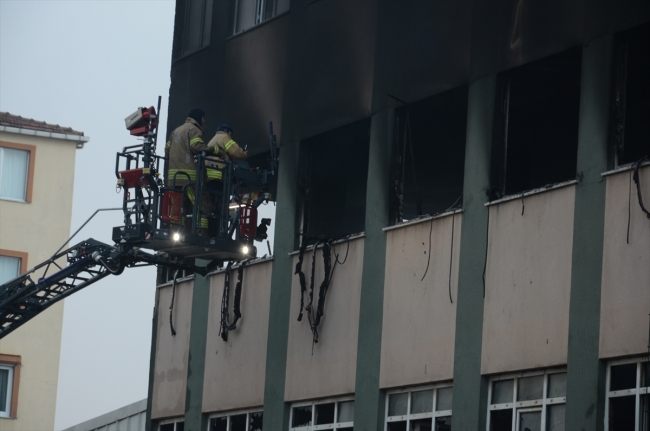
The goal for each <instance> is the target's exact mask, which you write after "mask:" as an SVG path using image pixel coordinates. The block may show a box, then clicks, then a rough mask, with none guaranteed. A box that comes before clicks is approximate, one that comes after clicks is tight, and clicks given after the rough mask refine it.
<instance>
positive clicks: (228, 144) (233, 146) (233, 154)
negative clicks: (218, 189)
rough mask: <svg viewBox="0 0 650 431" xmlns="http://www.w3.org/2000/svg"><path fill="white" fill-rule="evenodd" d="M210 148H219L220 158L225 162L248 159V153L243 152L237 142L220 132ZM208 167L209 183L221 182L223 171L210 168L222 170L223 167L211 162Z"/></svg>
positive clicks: (209, 145)
mask: <svg viewBox="0 0 650 431" xmlns="http://www.w3.org/2000/svg"><path fill="white" fill-rule="evenodd" d="M208 147H210V148H218V149H219V154H220V157H221V158H222V159H224V160H232V159H240V160H244V159H246V156H247V154H246V151H244V150H242V149H241V148H240V146H239V145H237V142H235V141H233V140H232V139H231V138H230V136H228V134H227V133H226V132H223V131H220V132H217V134H216V135H214V138H212V139H211V140H210V142H209V143H208ZM207 165H208V181H210V180H221V171H219V170H216V169H210V168H222V167H223V165H222V164H220V163H218V162H209V163H207Z"/></svg>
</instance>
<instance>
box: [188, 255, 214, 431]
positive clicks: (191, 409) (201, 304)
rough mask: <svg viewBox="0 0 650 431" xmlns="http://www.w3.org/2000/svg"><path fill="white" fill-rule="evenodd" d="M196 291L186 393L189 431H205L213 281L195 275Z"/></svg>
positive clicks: (193, 297)
mask: <svg viewBox="0 0 650 431" xmlns="http://www.w3.org/2000/svg"><path fill="white" fill-rule="evenodd" d="M207 263H208V261H202V260H197V265H205V264H207ZM193 289H194V291H193V293H192V323H191V326H190V352H189V358H188V363H187V389H186V393H185V430H186V431H204V430H206V429H207V426H208V417H207V415H204V414H203V411H202V410H203V377H204V372H205V346H206V342H207V335H208V312H209V308H210V277H209V276H201V275H198V274H195V275H194V286H193Z"/></svg>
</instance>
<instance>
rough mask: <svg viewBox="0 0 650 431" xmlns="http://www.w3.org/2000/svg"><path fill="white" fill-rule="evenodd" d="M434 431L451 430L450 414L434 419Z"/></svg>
mask: <svg viewBox="0 0 650 431" xmlns="http://www.w3.org/2000/svg"><path fill="white" fill-rule="evenodd" d="M435 421H436V431H451V416H442V417H439V418H436V419H435Z"/></svg>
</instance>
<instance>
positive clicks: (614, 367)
mask: <svg viewBox="0 0 650 431" xmlns="http://www.w3.org/2000/svg"><path fill="white" fill-rule="evenodd" d="M649 370H650V366H649V363H648V361H647V360H644V359H623V360H618V361H615V362H612V363H610V364H608V366H607V388H608V390H607V400H606V402H607V403H606V408H605V423H606V424H607V430H608V431H628V430H629V431H648V430H650V423H649V422H648V421H649V420H650V399H649V398H648V395H647V393H648V392H650V375H649V373H648V371H649ZM637 422H638V427H637V425H636V423H637Z"/></svg>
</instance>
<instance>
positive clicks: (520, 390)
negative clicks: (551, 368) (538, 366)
mask: <svg viewBox="0 0 650 431" xmlns="http://www.w3.org/2000/svg"><path fill="white" fill-rule="evenodd" d="M542 398H544V376H533V377H522V378H520V379H518V380H517V401H530V400H541V399H542ZM522 429H523V428H522Z"/></svg>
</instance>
